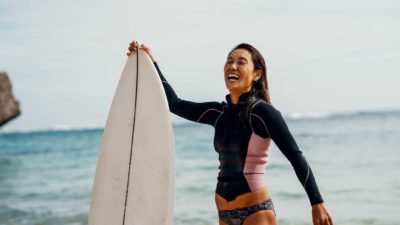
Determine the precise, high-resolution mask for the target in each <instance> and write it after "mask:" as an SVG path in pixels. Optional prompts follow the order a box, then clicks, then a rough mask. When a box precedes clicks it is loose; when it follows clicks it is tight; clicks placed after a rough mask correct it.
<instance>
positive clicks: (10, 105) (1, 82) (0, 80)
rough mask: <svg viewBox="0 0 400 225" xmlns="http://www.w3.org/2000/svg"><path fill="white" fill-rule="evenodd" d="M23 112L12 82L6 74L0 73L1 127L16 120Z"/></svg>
mask: <svg viewBox="0 0 400 225" xmlns="http://www.w3.org/2000/svg"><path fill="white" fill-rule="evenodd" d="M19 114H21V110H20V109H19V103H18V101H16V100H15V99H14V96H13V94H12V91H11V82H10V79H8V76H7V74H6V73H2V72H0V126H2V125H4V124H5V123H7V122H8V121H10V120H12V119H14V118H15V117H17V116H18V115H19Z"/></svg>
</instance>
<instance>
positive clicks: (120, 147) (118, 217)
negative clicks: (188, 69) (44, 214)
mask: <svg viewBox="0 0 400 225" xmlns="http://www.w3.org/2000/svg"><path fill="white" fill-rule="evenodd" d="M174 182H175V147H174V137H173V130H172V123H171V121H170V114H169V109H168V102H167V99H166V97H165V92H164V89H163V86H162V84H161V80H160V79H159V76H158V74H157V71H156V69H155V67H154V64H153V63H152V61H151V60H150V58H149V57H148V55H147V54H146V53H145V52H144V51H143V50H141V49H139V51H138V52H137V54H135V55H131V56H129V57H128V60H127V62H126V64H125V67H124V69H123V72H122V75H121V78H120V80H119V83H118V86H117V89H116V91H115V94H114V98H113V101H112V104H111V108H110V111H109V115H108V118H107V122H106V126H105V129H104V133H103V139H102V142H101V145H100V151H99V158H98V162H97V167H96V175H95V180H94V184H93V191H92V201H91V207H90V214H89V222H88V224H89V225H111V224H112V225H119V224H121V225H123V224H125V225H171V224H172V223H173V205H174V189H175V185H174Z"/></svg>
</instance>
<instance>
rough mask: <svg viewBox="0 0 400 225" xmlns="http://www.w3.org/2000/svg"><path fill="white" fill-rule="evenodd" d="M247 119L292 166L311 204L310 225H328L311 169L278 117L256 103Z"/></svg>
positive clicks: (278, 113) (276, 111) (268, 106)
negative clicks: (272, 142)
mask: <svg viewBox="0 0 400 225" xmlns="http://www.w3.org/2000/svg"><path fill="white" fill-rule="evenodd" d="M250 118H251V125H252V128H253V131H254V132H255V133H256V134H258V135H259V136H261V137H263V138H266V137H271V138H272V140H273V141H274V142H275V144H276V145H277V146H278V148H279V149H280V150H281V152H282V153H283V154H284V155H285V157H286V158H287V159H288V160H289V161H290V163H291V164H292V166H293V168H294V170H295V172H296V175H297V178H298V179H299V181H300V182H301V184H302V186H303V187H304V189H305V191H306V193H307V195H308V198H309V200H310V203H311V205H312V216H313V222H314V225H328V224H329V225H332V224H333V223H332V222H329V221H332V219H331V217H330V215H329V213H328V211H327V210H326V208H325V205H324V201H323V199H322V196H321V194H320V192H319V190H318V186H317V183H316V181H315V178H314V175H313V172H312V170H311V167H310V165H309V164H308V162H307V159H306V158H305V157H304V155H303V152H302V151H300V149H299V147H298V146H297V143H296V141H295V139H294V138H293V136H292V134H291V133H290V130H289V128H288V127H287V125H286V122H285V120H284V119H283V117H282V114H281V113H280V112H279V111H278V110H277V109H275V108H274V107H273V106H272V105H270V104H267V103H266V102H260V103H258V104H257V105H256V106H255V107H254V108H253V109H252V111H251V117H250Z"/></svg>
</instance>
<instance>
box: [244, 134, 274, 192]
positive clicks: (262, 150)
mask: <svg viewBox="0 0 400 225" xmlns="http://www.w3.org/2000/svg"><path fill="white" fill-rule="evenodd" d="M271 145H272V139H271V138H270V137H268V138H262V137H260V136H258V135H256V134H255V133H252V134H251V137H250V140H249V145H248V148H247V156H246V162H245V164H244V170H243V173H244V176H245V177H246V180H247V183H248V184H249V186H250V190H251V191H256V190H258V189H260V188H263V187H265V186H266V184H265V182H264V171H265V164H266V163H267V162H268V156H269V151H270V149H271Z"/></svg>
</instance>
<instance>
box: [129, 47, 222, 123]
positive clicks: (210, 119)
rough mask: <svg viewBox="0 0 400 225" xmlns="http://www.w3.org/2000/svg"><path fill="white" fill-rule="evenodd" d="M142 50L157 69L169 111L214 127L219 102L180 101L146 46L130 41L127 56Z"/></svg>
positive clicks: (220, 110) (218, 110)
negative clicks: (138, 49)
mask: <svg viewBox="0 0 400 225" xmlns="http://www.w3.org/2000/svg"><path fill="white" fill-rule="evenodd" d="M138 47H139V48H142V49H143V50H144V51H146V53H147V54H148V55H149V56H150V58H151V60H152V61H153V63H154V66H155V67H156V69H157V72H158V75H159V77H160V79H161V81H162V85H163V87H164V91H165V95H166V97H167V100H168V106H169V110H170V111H171V112H172V113H174V114H176V115H178V116H180V117H183V118H185V119H188V120H191V121H193V122H198V123H204V124H209V125H212V126H215V124H216V121H217V120H218V118H219V116H220V115H221V114H222V104H221V103H219V102H202V103H198V102H191V101H186V100H183V99H180V98H179V97H178V96H177V94H176V93H175V91H174V89H173V88H172V86H171V85H170V84H169V83H168V81H167V80H166V79H165V77H164V76H163V74H162V72H161V70H160V68H159V66H158V64H157V62H156V61H155V59H154V57H153V55H152V53H151V51H150V48H149V47H147V46H146V45H143V44H142V45H140V46H138V43H137V42H136V41H132V42H131V43H130V46H129V48H128V50H129V52H128V54H127V55H128V56H129V55H131V54H135V53H136V49H137V48H138Z"/></svg>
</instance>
